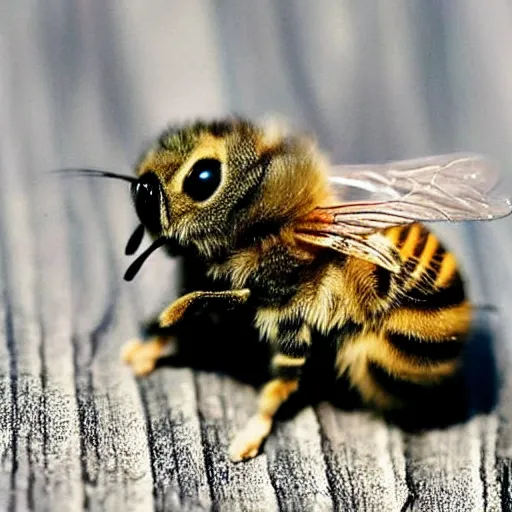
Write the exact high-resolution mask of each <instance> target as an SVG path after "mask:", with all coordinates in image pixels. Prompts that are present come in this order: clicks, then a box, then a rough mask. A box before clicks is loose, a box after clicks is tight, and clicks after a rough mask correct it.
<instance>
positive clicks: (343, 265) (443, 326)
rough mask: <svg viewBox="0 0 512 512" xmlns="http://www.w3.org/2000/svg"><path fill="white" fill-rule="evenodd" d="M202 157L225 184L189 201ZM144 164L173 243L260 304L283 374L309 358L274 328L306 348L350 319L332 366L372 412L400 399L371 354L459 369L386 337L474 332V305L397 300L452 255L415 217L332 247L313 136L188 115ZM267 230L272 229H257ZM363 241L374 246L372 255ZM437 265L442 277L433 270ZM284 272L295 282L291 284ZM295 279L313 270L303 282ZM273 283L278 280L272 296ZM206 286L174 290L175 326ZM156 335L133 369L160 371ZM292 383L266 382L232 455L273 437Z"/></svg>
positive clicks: (412, 375) (387, 362)
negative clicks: (376, 372) (287, 331)
mask: <svg viewBox="0 0 512 512" xmlns="http://www.w3.org/2000/svg"><path fill="white" fill-rule="evenodd" d="M219 134H223V135H219ZM240 141H242V142H243V143H241V142H240ZM237 148H238V149H237ZM204 158H213V159H216V160H218V162H220V169H221V171H222V172H221V174H220V185H219V186H218V187H217V188H216V189H215V190H214V191H212V192H211V195H209V196H208V197H206V198H203V199H197V197H196V199H197V200H194V199H193V197H194V194H193V193H190V191H189V193H188V194H187V193H185V192H184V190H183V185H184V180H185V177H186V176H188V175H189V173H190V171H191V169H192V168H193V166H194V165H195V163H196V162H197V161H198V160H201V159H204ZM233 162H234V163H233ZM215 169H216V170H218V169H219V164H216V167H215ZM137 172H138V174H144V173H146V172H153V173H154V174H155V175H156V177H157V179H158V182H159V187H160V188H161V190H162V191H163V192H162V194H160V195H163V196H165V197H164V199H165V200H164V201H162V200H161V204H160V216H161V218H160V226H161V231H162V232H161V233H160V236H166V237H168V238H169V239H172V240H176V241H177V242H178V243H179V244H180V245H181V246H183V247H184V248H190V247H192V248H193V249H194V250H195V251H196V252H197V253H198V254H199V256H200V257H202V258H203V259H204V262H205V263H206V265H207V272H208V275H209V276H210V277H211V278H213V279H215V280H219V281H222V282H223V283H225V282H227V288H228V289H229V290H228V291H226V293H232V294H235V293H236V292H244V290H243V289H246V288H250V290H246V291H247V292H248V293H250V294H251V300H254V302H253V304H254V306H255V308H256V313H255V319H254V325H255V327H256V328H257V329H258V331H259V334H260V337H261V338H262V339H266V340H267V341H269V342H270V344H271V345H272V348H273V349H274V352H275V357H274V361H273V362H274V363H275V364H276V366H284V367H288V368H287V371H289V370H290V368H292V369H293V368H294V367H296V368H297V369H298V368H300V366H302V364H304V363H305V362H306V358H305V357H291V356H288V355H285V354H284V353H279V348H280V345H279V342H280V340H279V336H280V335H281V333H280V330H281V332H282V329H283V327H282V326H283V325H286V324H287V323H292V324H293V325H294V327H293V329H294V332H295V331H296V332H298V335H297V342H299V343H300V342H306V343H311V342H312V339H311V333H312V332H313V331H317V332H319V333H321V334H323V335H332V334H333V333H334V332H338V329H343V328H344V327H347V332H348V333H349V334H348V335H346V336H345V334H343V333H342V330H341V331H339V332H340V339H339V340H336V341H337V342H338V344H339V346H338V353H337V357H336V360H335V361H333V366H335V368H336V369H337V370H338V371H339V372H340V373H345V374H346V375H348V377H349V380H350V382H351V384H352V385H353V386H354V387H356V388H357V389H358V390H359V392H360V393H361V395H362V397H363V399H364V400H366V401H367V402H369V403H372V404H373V405H376V406H377V407H378V408H379V407H381V408H387V407H391V406H394V404H396V400H395V398H394V397H393V396H391V394H389V393H388V392H387V391H386V390H384V389H381V387H380V386H379V385H378V384H377V383H376V382H375V381H374V379H373V378H372V376H371V374H370V372H369V364H370V363H376V364H379V365H380V366H381V367H382V368H383V369H384V371H386V372H388V373H389V374H390V375H391V376H393V375H394V376H396V377H399V378H401V379H405V380H409V381H411V382H415V383H427V384H428V383H432V384H434V383H437V382H438V381H440V380H442V378H444V377H446V376H449V375H452V374H453V373H454V372H455V371H456V369H457V366H458V361H457V358H456V357H454V359H453V360H443V361H441V362H439V361H437V360H435V358H434V357H432V358H431V359H430V360H429V359H428V358H424V360H420V358H418V357H415V356H414V355H410V354H406V353H403V352H401V351H399V350H398V349H396V348H395V347H394V346H393V345H391V343H390V342H389V341H388V338H387V333H388V332H394V333H396V336H395V337H394V338H393V340H394V342H395V343H396V344H397V346H399V343H400V341H399V340H400V338H399V337H398V336H399V335H400V336H403V337H405V338H407V337H421V338H422V340H420V341H417V340H413V343H416V342H418V343H436V344H442V343H443V342H444V341H450V340H452V338H455V337H457V338H459V337H461V335H463V334H464V333H465V332H466V331H467V330H468V328H469V321H470V314H471V309H470V307H469V305H468V304H462V305H456V306H453V307H437V305H436V304H434V305H433V306H434V307H432V308H430V309H429V308H428V307H425V308H424V309H421V307H420V306H418V308H417V309H413V308H414V307H415V303H414V302H409V303H407V302H405V301H403V303H404V304H409V305H408V309H407V308H405V307H404V306H401V302H400V301H401V300H402V299H404V298H406V297H407V296H408V295H407V294H408V293H409V292H411V293H413V292H416V293H417V294H418V293H423V292H425V290H427V291H429V290H432V289H433V292H438V291H439V289H442V288H443V287H449V285H450V283H452V278H453V277H454V276H456V272H457V263H456V261H455V258H454V257H453V256H452V255H451V254H445V255H444V259H443V261H442V264H441V265H440V267H439V265H438V263H439V262H437V261H436V262H435V263H436V264H435V265H434V264H433V261H432V259H433V257H434V254H435V253H436V249H438V248H440V246H439V242H438V241H437V238H436V237H435V236H434V235H433V234H429V235H428V239H427V242H426V244H425V247H423V243H422V242H423V241H424V238H423V239H422V236H421V235H422V230H423V229H424V228H423V227H422V226H421V225H419V224H415V225H412V226H407V227H406V228H404V227H392V228H390V229H388V230H386V231H384V232H374V233H371V234H370V235H368V236H367V238H366V240H364V243H363V242H362V241H361V242H360V245H357V244H355V243H353V245H352V246H351V248H350V249H347V245H346V244H345V245H344V244H343V243H341V242H340V240H339V239H338V240H337V245H336V239H335V237H332V238H329V237H328V236H325V233H324V232H323V231H321V229H317V230H316V231H315V229H312V228H311V225H312V223H313V224H314V223H316V224H315V225H316V226H318V225H320V226H323V227H324V228H328V227H332V223H333V222H334V221H333V220H332V219H333V218H334V217H331V220H329V214H327V213H326V212H325V210H318V207H321V206H327V205H335V204H336V201H337V200H336V198H335V197H334V194H333V190H331V188H330V185H329V181H328V163H327V160H326V158H325V157H324V156H323V155H322V154H321V153H320V151H319V150H318V149H317V148H316V146H315V144H314V143H313V142H312V141H311V140H309V139H308V138H307V137H303V136H302V137H301V136H297V135H293V134H292V135H290V134H289V133H287V132H286V131H283V130H281V129H277V128H275V127H267V128H259V127H256V126H253V125H252V124H250V123H245V122H241V121H236V120H233V121H227V122H226V123H220V124H217V125H215V126H214V125H211V124H210V125H208V124H204V123H197V124H192V125H190V126H188V127H185V128H184V129H182V130H169V131H168V132H166V133H164V134H163V136H162V137H161V139H160V140H159V141H158V143H157V144H155V147H153V148H151V149H150V150H149V151H148V152H146V154H145V155H144V156H143V158H142V159H141V161H140V163H139V165H138V169H137ZM188 183H189V182H188ZM244 194H245V195H244ZM338 202H339V201H338ZM148 211H149V210H148ZM156 215H158V211H157V214H156ZM156 215H155V216H156ZM329 222H331V224H330V225H329ZM322 223H323V224H322ZM148 224H149V223H148ZM276 224H277V227H276ZM261 226H264V228H261ZM267 226H269V228H268V229H269V232H268V233H265V232H261V231H262V230H264V229H266V227H267ZM306 228H309V229H310V232H308V231H307V229H306ZM258 229H259V230H260V231H258ZM403 229H409V233H408V236H407V238H406V240H405V241H404V243H403V244H402V246H401V248H400V249H399V250H398V251H397V250H395V249H396V246H397V244H398V241H399V239H401V238H402V236H401V235H402V234H404V231H402V230H403ZM333 239H334V242H333ZM420 243H421V245H420ZM283 247H284V248H286V251H283V250H282V249H283ZM368 247H370V248H371V249H372V250H373V253H371V252H370V251H368V250H365V249H366V248H368ZM422 247H423V250H422V251H421V254H418V253H419V252H420V249H421V248H422ZM276 248H280V249H281V251H277V250H276ZM340 253H341V254H340ZM376 253H378V255H381V256H382V254H384V257H380V258H379V257H378V256H375V254H376ZM372 254H373V256H372ZM415 254H416V256H414V255H415ZM438 254H441V251H438ZM415 257H417V258H419V262H418V265H417V267H416V270H415V271H414V275H412V276H411V275H402V274H405V273H406V272H407V271H408V269H409V268H410V266H408V265H406V262H408V263H411V258H415ZM376 264H380V265H381V266H379V267H377V266H376ZM296 269H299V270H297V274H294V273H293V272H295V270H296ZM386 269H387V270H386ZM288 270H290V271H289V272H287V271H288ZM303 270H304V271H303ZM306 270H307V271H306ZM388 270H389V271H392V273H387V272H388ZM427 270H430V272H427ZM272 271H273V272H272ZM299 271H300V272H299ZM434 271H435V272H437V274H436V275H434V276H433V277H432V276H431V274H433V273H434ZM255 276H256V278H255ZM268 276H270V278H269V277H268ZM283 276H285V277H286V276H291V277H289V278H290V280H295V281H293V283H291V284H290V283H289V282H288V281H286V279H288V277H287V278H286V279H285V278H284V277H283ZM296 276H305V277H303V278H301V279H302V280H301V281H300V282H296V281H297V280H299V279H298V278H297V277H296ZM396 276H399V277H400V279H398V278H396V279H395V277H396ZM251 279H252V281H251ZM265 279H267V281H268V280H269V279H270V280H273V285H272V287H271V286H270V285H267V290H266V291H265V286H264V281H265ZM429 279H430V280H431V281H432V282H430V281H429ZM424 281H425V283H426V284H425V283H424ZM420 282H421V284H418V283H420ZM434 282H435V286H437V289H436V288H435V286H434ZM250 283H252V284H253V286H254V289H253V288H251V285H250ZM420 286H421V287H423V288H425V290H424V289H423V288H421V289H419V288H420ZM429 286H430V288H429ZM415 287H416V289H415ZM254 290H257V292H254V293H253V291H254ZM283 290H284V291H283ZM290 290H291V291H290ZM441 291H442V290H441ZM455 291H457V290H455ZM212 293H213V292H206V291H196V292H192V293H191V294H189V295H187V296H185V297H182V298H180V299H178V300H177V301H176V302H174V303H173V304H172V305H171V306H170V307H169V308H168V309H167V310H166V311H164V313H163V314H162V316H161V319H160V320H161V325H163V326H168V325H173V324H175V323H176V322H178V321H179V320H180V319H181V318H182V317H183V316H184V314H185V312H186V310H187V308H188V307H190V306H191V305H192V304H193V303H194V302H195V301H196V300H203V299H205V300H206V299H208V298H211V296H212ZM248 293H247V294H246V295H244V296H243V297H241V299H244V300H240V301H239V302H240V303H242V302H244V301H245V299H247V298H248V296H249V295H248ZM258 294H260V295H258ZM454 296H455V297H458V296H457V295H456V294H455V295H454ZM460 300H463V299H459V298H457V301H459V302H460ZM258 301H259V302H258ZM426 301H427V302H428V299H426ZM424 302H425V301H424ZM455 303H456V302H455ZM411 304H412V305H411ZM440 304H442V301H440ZM343 336H345V338H343ZM159 343H160V342H158V341H152V342H150V343H149V344H148V346H147V347H146V346H145V347H144V348H142V347H140V346H138V345H137V346H132V347H131V348H130V349H129V350H128V349H127V351H126V353H125V359H126V360H127V362H129V363H130V364H132V365H136V364H137V361H143V365H144V364H145V365H146V366H145V368H146V370H147V369H148V368H150V367H151V368H150V369H152V367H154V361H155V357H158V354H160V353H161V351H162V346H161V345H160V344H159ZM447 346H448V345H447ZM424 348H425V346H423V347H422V349H424ZM427 348H431V347H427ZM436 348H438V347H436ZM455 348H457V347H455ZM283 352H284V350H283ZM290 353H291V352H290ZM137 354H139V355H137ZM449 357H451V353H450V356H449ZM425 361H430V363H427V362H425ZM151 365H152V366H151ZM146 370H145V371H146ZM149 371H150V370H149ZM293 375H295V374H293ZM297 375H298V373H297ZM298 385H299V382H298V378H297V379H291V380H285V379H281V378H275V379H274V380H272V381H270V382H269V383H268V384H267V385H266V386H264V387H263V389H262V390H261V393H260V400H259V405H258V412H257V414H256V415H255V416H253V417H252V418H251V420H250V421H249V423H248V425H247V427H246V428H245V429H244V430H242V432H241V433H240V434H239V436H237V437H236V438H235V440H234V442H233V444H232V446H231V449H230V456H231V458H232V460H242V459H245V458H250V457H253V456H255V455H256V454H257V452H258V450H259V448H260V446H261V443H262V442H263V440H264V439H265V437H266V436H267V435H268V433H269V432H270V428H271V426H272V418H273V416H274V414H275V413H276V412H277V410H278V408H279V407H280V406H281V404H282V403H283V402H284V401H286V400H287V399H288V397H289V396H290V394H292V393H293V392H295V391H296V389H297V388H298Z"/></svg>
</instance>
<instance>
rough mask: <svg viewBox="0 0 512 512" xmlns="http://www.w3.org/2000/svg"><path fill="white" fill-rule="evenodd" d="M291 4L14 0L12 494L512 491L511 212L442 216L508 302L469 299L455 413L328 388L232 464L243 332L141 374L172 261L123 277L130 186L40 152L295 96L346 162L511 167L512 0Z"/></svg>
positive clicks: (5, 425)
mask: <svg viewBox="0 0 512 512" xmlns="http://www.w3.org/2000/svg"><path fill="white" fill-rule="evenodd" d="M299 3H300V2H289V3H288V2H284V3H283V5H282V6H281V7H277V3H276V4H273V3H272V2H269V1H268V2H267V1H264V2H260V3H257V4H256V3H251V6H252V7H250V8H249V7H248V5H246V6H245V7H240V5H243V3H238V2H235V1H233V0H230V1H227V2H222V3H221V2H219V3H218V4H212V3H209V2H203V1H200V0H193V1H190V2H174V3H173V2H166V1H161V2H157V1H156V2H155V3H154V6H153V8H152V9H148V8H147V7H144V6H143V5H142V4H140V5H139V6H137V4H136V3H133V4H130V6H129V7H128V6H127V5H125V6H124V7H121V6H114V4H108V5H109V6H107V4H103V3H102V2H90V3H85V2H78V1H76V2H66V1H64V0H62V1H54V2H49V3H48V4H46V3H38V2H28V1H27V2H26V3H25V5H23V4H24V3H23V2H16V1H14V0H13V1H12V2H10V1H7V2H3V3H2V5H1V6H0V29H1V30H0V65H1V68H0V69H1V73H0V113H1V114H0V116H1V117H0V120H1V131H0V452H1V457H0V510H2V511H3V510H6V511H7V510H17V511H25V510H37V511H42V510H51V511H60V510H64V511H67V510H73V511H75V510H92V511H100V510H109V511H110V510H123V511H128V510H134V511H142V512H143V511H149V510H153V509H156V510H220V511H231V510H234V511H238V510H246V511H249V510H250V511H272V510H279V509H280V510H287V511H288V510H290V511H295V510H298V511H306V510H317V511H324V510H379V511H388V510H389V511H400V510H414V511H432V510H444V511H453V510H457V511H465V510H468V511H469V510H471V511H482V510H490V511H494V510H500V509H505V510H510V509H512V498H511V496H512V484H511V479H510V474H511V469H512V467H511V466H512V375H511V372H510V368H511V362H512V361H511V357H512V356H511V349H512V334H511V331H510V311H511V306H512V301H511V297H512V296H511V292H510V290H512V265H511V263H510V257H509V255H510V254H511V253H512V239H511V237H510V233H511V221H510V220H505V221H499V222H496V223H492V224H488V225H482V226H472V227H454V228H451V227H450V228H445V227H443V228H441V229H440V233H441V235H444V240H445V241H446V242H447V243H448V244H449V245H450V246H451V247H452V248H453V249H454V250H456V251H457V253H458V254H459V255H460V257H461V259H462V262H463V267H464V270H465V273H466V275H467V277H468V280H469V286H470V291H471V296H472V297H473V299H474V301H475V302H476V303H477V304H479V305H481V306H485V305H493V306H497V307H498V308H499V311H498V312H492V311H482V313H481V315H480V317H479V318H480V321H481V323H480V324H479V326H478V329H477V331H476V332H477V334H476V335H475V337H474V340H473V342H472V345H471V351H470V354H469V356H468V361H469V364H470V366H469V369H470V371H469V373H468V387H467V393H466V395H465V396H464V399H469V402H470V405H471V406H472V407H473V415H472V417H471V418H470V419H468V420H467V421H464V422H462V423H459V424H456V425H451V426H449V427H447V428H443V429H441V428H433V429H431V430H428V431H426V432H424V433H421V434H418V433H407V432H406V431H404V430H402V429H401V428H400V427H398V426H392V425H390V424H387V423H385V422H384V421H382V420H380V419H377V418H375V417H373V416H372V415H371V414H369V413H367V412H362V411H357V410H342V409H339V408H335V407H333V406H332V405H331V404H329V403H328V402H321V403H319V404H317V405H315V406H314V407H312V406H308V407H305V408H304V409H302V410H301V411H300V412H298V414H297V415H295V416H294V417H293V418H292V419H289V420H286V421H282V422H280V423H279V424H277V425H276V428H275V431H274V433H273V434H272V436H271V437H270V438H269V440H268V442H267V443H266V445H265V448H264V452H263V454H262V455H260V456H258V457H257V458H256V459H254V460H252V461H250V462H248V463H245V464H238V465H233V464H231V463H230V462H229V460H228V459H227V456H226V452H227V446H228V443H229V440H230V439H231V437H232V435H233V434H234V432H235V431H236V429H237V428H239V427H240V426H241V425H243V423H244V421H245V420H246V419H247V418H248V417H249V415H250V414H251V413H252V412H253V411H254V407H255V396H256V391H255V389H254V387H253V386H251V385H250V384H249V383H247V382H246V381H247V380H251V377H252V376H251V375H248V374H247V373H250V371H249V370H248V371H247V373H246V372H244V371H242V372H240V371H238V374H237V375H235V377H236V378H235V377H234V376H233V371H232V370H234V369H235V370H236V364H235V365H233V364H231V365H228V364H224V363H226V362H229V361H231V362H232V361H233V360H234V361H235V362H236V357H237V356H236V354H238V353H241V354H242V355H243V352H244V351H245V345H243V344H244V343H245V342H247V339H246V338H245V335H242V331H240V332H239V331H235V330H233V332H232V333H231V334H233V335H234V338H235V339H236V338H237V335H238V334H239V333H240V336H239V344H238V345H236V347H233V346H229V344H228V346H224V345H223V343H222V341H223V340H219V344H218V347H219V348H218V351H217V345H214V347H213V352H216V353H215V354H213V355H212V358H211V360H208V359H209V358H208V357H206V359H207V362H208V363H215V364H214V365H212V364H210V367H204V365H203V366H201V364H199V362H198V361H194V360H193V358H192V361H191V365H190V366H183V367H179V368H171V367H164V368H161V369H159V370H158V371H157V372H156V373H155V374H154V375H152V376H151V377H149V378H148V379H144V380H140V381H137V380H135V379H134V378H133V377H132V375H131V373H130V371H129V369H127V368H125V367H124V366H123V365H122V364H121V363H120V361H119V349H120V347H121V345H122V344H123V343H124V342H125V341H126V340H127V339H129V338H131V337H133V336H134V335H136V334H137V333H138V329H139V325H140V323H141V322H142V321H143V320H144V319H146V318H147V317H148V316H149V315H151V314H154V313H156V312H158V311H159V309H160V308H162V307H163V306H165V305H166V304H167V303H169V302H170V301H171V300H172V299H173V298H174V297H175V296H176V293H177V285H176V282H177V274H176V266H175V265H174V264H172V262H170V261H169V260H168V259H166V258H165V256H164V255H163V254H160V253H159V254H155V255H153V256H152V257H151V259H150V260H149V261H148V263H147V264H146V265H145V267H144V269H143V270H142V272H141V274H140V275H139V276H138V277H137V279H136V281H135V282H133V283H131V284H126V283H124V282H123V281H122V274H123V272H124V270H125V269H126V267H127V265H128V264H129V261H130V260H129V258H126V257H125V256H123V248H124V245H125V243H126V241H127V239H128V236H129V235H130V233H131V231H132V229H133V228H134V227H135V224H136V220H135V215H134V212H133V209H132V207H131V205H130V200H129V193H128V189H127V187H126V185H125V184H122V183H116V182H105V181H101V182H100V181H87V180H80V179H76V180H73V181H70V180H58V179H56V178H55V177H51V176H49V175H48V174H47V173H45V171H46V170H48V169H51V168H56V167H65V166H80V165H84V166H97V167H102V168H107V169H112V170H114V171H117V170H121V171H125V172H129V163H130V162H132V161H133V160H134V159H135V158H136V156H137V153H138V151H139V150H140V149H141V148H142V147H143V145H144V141H145V140H146V139H147V138H148V137H150V136H153V135H154V134H155V133H156V132H157V131H158V130H159V129H160V128H161V127H162V126H163V125H164V124H165V123H166V122H168V121H175V120H177V119H180V118H184V117H186V118H188V117H193V116H196V115H202V116H205V117H209V116H213V115H218V114H220V113H223V112H226V111H231V110H234V111H238V112H242V113H247V114H249V115H257V116H259V115H261V114H264V113H267V112H278V113H284V114H285V115H287V116H288V117H289V118H291V119H292V120H295V121H296V122H297V123H298V124H299V125H301V126H303V127H307V128H308V129H310V130H311V131H313V132H316V133H318V135H319V136H320V139H321V142H322V145H323V146H324V147H326V149H328V150H330V151H332V152H333V154H334V156H335V159H336V161H337V162H343V161H345V162H350V163H352V162H363V161H379V160H386V159H389V158H398V157H410V156H418V155H420V154H427V153H436V152H440V151H447V150H455V149H465V150H473V151H484V152H486V153H489V154H491V156H493V157H494V158H496V159H497V160H498V161H499V163H500V164H502V168H503V169H504V172H505V174H506V175H507V174H510V169H509V168H508V167H507V163H510V162H512V154H511V153H510V149H509V148H510V140H511V135H512V115H511V114H510V108H509V105H510V104H512V103H511V101H512V96H511V94H512V93H511V92H510V91H511V90H512V89H511V88H510V87H508V85H507V84H510V83H512V82H511V80H512V78H511V72H510V66H509V56H510V47H511V46H510V34H511V33H512V30H510V28H511V27H512V20H511V18H510V13H509V7H507V4H506V2H504V1H501V0H500V1H496V2H495V3H493V8H492V9H491V8H489V7H488V6H485V7H484V4H482V3H478V2H466V1H465V0H464V1H458V0H457V1H455V0H454V2H452V3H450V6H449V7H446V6H445V5H444V4H442V5H441V3H440V2H437V3H432V4H431V5H430V4H428V5H430V7H426V5H427V4H425V3H423V2H412V3H410V2H408V1H407V2H406V1H405V0H404V1H403V2H401V1H399V2H389V3H387V4H386V5H387V8H386V9H384V8H382V9H380V8H379V9H375V4H374V3H373V2H358V3H357V4H356V3H352V2H348V1H347V2H334V1H333V2H325V5H323V7H313V6H314V5H315V6H316V5H317V4H316V3H307V4H302V5H299ZM285 4H286V6H285ZM144 5H145V4H144ZM279 5H281V4H279ZM319 5H320V4H319ZM379 5H380V4H379ZM447 5H448V4H447ZM370 35H371V37H370ZM237 329H238V327H237ZM198 338H200V336H197V337H196V339H195V341H196V342H198V343H201V342H203V350H206V352H205V353H206V354H208V350H212V347H211V346H210V347H209V348H208V346H206V347H205V346H204V341H205V340H202V339H198ZM247 346H248V345H247ZM224 349H229V350H227V351H226V352H222V350H224ZM233 350H234V351H233ZM191 352H192V355H194V349H191ZM224 353H225V354H227V355H226V357H224V356H223V354H224ZM197 354H199V352H197V353H196V355H197ZM213 356H215V357H213ZM240 357H242V356H240ZM203 359H204V358H203ZM255 360H256V359H255ZM493 361H495V363H496V369H495V368H494V363H493ZM194 362H196V363H198V364H197V365H194ZM203 362H204V361H203ZM217 364H218V366H219V368H218V369H219V370H220V369H223V370H226V372H225V373H222V374H221V373H218V372H216V371H212V370H213V369H214V368H211V366H217ZM194 366H197V367H199V368H202V369H193V367H194ZM206 366H208V365H206ZM228 367H229V368H228ZM495 370H496V375H495ZM235 373H236V372H235ZM495 377H497V381H498V382H497V389H494V378H495ZM495 392H497V393H498V401H497V404H496V406H495V407H494V408H493V411H492V412H490V413H487V412H485V411H486V409H488V406H489V405H490V404H492V402H493V398H494V395H495ZM445 405H446V404H443V405H441V402H440V405H439V410H438V412H439V413H440V414H441V413H442V407H444V406H445ZM456 405H457V404H454V407H456Z"/></svg>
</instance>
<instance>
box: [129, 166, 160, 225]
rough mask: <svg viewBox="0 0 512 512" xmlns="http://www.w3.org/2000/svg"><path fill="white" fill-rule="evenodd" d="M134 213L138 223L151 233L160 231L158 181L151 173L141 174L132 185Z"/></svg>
mask: <svg viewBox="0 0 512 512" xmlns="http://www.w3.org/2000/svg"><path fill="white" fill-rule="evenodd" d="M132 197H133V201H134V203H135V211H136V212H137V215H138V216H139V219H140V221H141V222H142V224H144V226H146V227H147V228H148V230H149V231H150V232H152V233H159V232H160V231H161V229H162V228H161V225H160V181H159V180H158V178H157V177H156V175H155V174H153V173H152V172H147V173H145V174H143V175H142V176H141V177H140V178H139V179H138V181H136V182H135V183H134V184H133V185H132Z"/></svg>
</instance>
